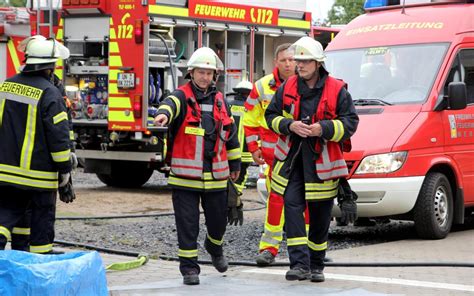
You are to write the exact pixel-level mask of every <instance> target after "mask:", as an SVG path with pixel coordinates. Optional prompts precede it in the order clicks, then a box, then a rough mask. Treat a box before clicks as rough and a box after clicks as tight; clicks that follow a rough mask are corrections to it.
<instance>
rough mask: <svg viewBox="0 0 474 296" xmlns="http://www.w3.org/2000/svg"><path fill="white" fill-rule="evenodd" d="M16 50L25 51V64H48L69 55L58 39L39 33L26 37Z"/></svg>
mask: <svg viewBox="0 0 474 296" xmlns="http://www.w3.org/2000/svg"><path fill="white" fill-rule="evenodd" d="M18 50H19V51H22V52H24V53H25V55H26V62H25V63H26V64H27V65H35V64H50V63H55V62H56V61H57V60H58V59H63V60H64V59H67V58H68V57H69V49H67V48H66V47H65V46H64V45H62V44H61V43H60V42H59V41H57V40H54V39H52V38H48V39H47V38H45V37H43V36H41V35H36V36H32V37H29V38H26V39H25V40H23V41H22V42H21V43H20V44H19V45H18Z"/></svg>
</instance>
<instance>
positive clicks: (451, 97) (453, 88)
mask: <svg viewBox="0 0 474 296" xmlns="http://www.w3.org/2000/svg"><path fill="white" fill-rule="evenodd" d="M446 100H447V103H448V104H447V108H446V109H448V110H462V109H464V108H466V106H467V89H466V84H465V83H464V82H450V83H449V84H448V96H447V97H446Z"/></svg>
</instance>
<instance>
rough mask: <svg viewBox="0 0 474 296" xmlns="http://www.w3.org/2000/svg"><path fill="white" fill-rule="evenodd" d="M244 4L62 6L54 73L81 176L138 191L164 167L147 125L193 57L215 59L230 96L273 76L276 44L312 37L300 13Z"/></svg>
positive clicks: (180, 0)
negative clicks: (243, 84) (62, 51)
mask: <svg viewBox="0 0 474 296" xmlns="http://www.w3.org/2000/svg"><path fill="white" fill-rule="evenodd" d="M35 1H36V0H35ZM45 1H46V0H43V1H42V2H45ZM49 1H50V0H49ZM46 2H48V1H46ZM250 2H251V3H252V4H249V5H243V4H240V3H241V2H240V1H204V0H189V1H185V0H173V1H171V0H163V1H160V0H149V1H147V0H145V1H143V0H117V1H105V0H63V1H62V7H61V9H60V15H61V18H60V21H59V23H58V24H57V25H58V26H57V30H52V31H53V33H55V37H56V38H57V39H59V40H62V41H63V42H64V44H65V45H66V46H67V47H68V48H69V50H70V52H71V56H70V58H69V59H68V60H67V61H65V64H64V65H61V64H59V65H58V67H57V70H58V71H59V72H61V71H63V75H62V76H61V77H62V79H63V80H64V84H65V85H66V91H67V95H68V97H69V98H70V99H71V100H72V102H73V104H72V106H73V109H74V111H73V123H74V133H75V137H76V142H77V147H76V153H77V156H78V157H79V158H81V159H82V160H83V161H82V163H83V165H84V166H85V171H86V172H90V173H95V174H97V176H98V177H99V179H100V180H101V181H103V182H104V183H106V184H108V185H113V186H122V187H136V186H141V185H142V184H144V183H145V182H146V181H147V180H148V179H149V178H150V176H151V174H152V173H153V171H154V170H162V169H163V168H164V157H165V149H166V148H165V147H166V145H165V138H166V131H167V130H166V128H158V127H154V126H153V125H152V118H153V116H154V113H155V112H156V108H157V106H158V104H159V101H160V99H161V98H163V96H165V95H166V94H167V93H169V92H171V91H173V90H174V89H175V88H176V87H177V86H178V85H180V84H182V83H183V82H184V81H185V80H184V76H185V74H186V71H187V68H186V62H187V59H189V57H190V56H191V54H192V53H193V51H194V50H195V49H197V48H199V47H201V46H208V47H211V48H212V49H214V50H215V51H216V52H217V53H218V55H219V56H220V57H221V59H222V61H223V62H224V63H225V71H224V72H223V73H221V75H220V76H219V80H218V83H217V86H218V88H219V89H220V90H221V91H222V92H224V93H229V92H231V91H232V88H233V87H234V86H235V85H236V84H237V83H238V82H240V81H241V80H243V79H249V80H251V81H253V80H255V79H258V78H260V77H261V76H263V75H265V74H268V73H271V71H272V63H273V61H272V59H273V50H274V49H275V48H276V47H277V46H278V45H279V44H281V43H284V42H294V41H296V40H297V38H299V37H301V36H304V35H311V15H310V13H309V12H305V7H303V8H302V9H298V7H295V6H294V3H293V4H289V5H288V6H287V7H292V8H293V9H288V10H286V9H281V8H275V7H266V6H265V1H250ZM299 2H301V3H305V1H295V3H299ZM291 5H293V6H291ZM46 6H47V5H46ZM53 6H54V5H51V4H50V5H49V7H53ZM35 10H38V9H35ZM54 19H55V17H54V14H52V13H47V12H46V11H41V12H39V13H38V14H36V15H35V24H34V25H33V26H32V27H33V30H32V31H34V30H36V31H40V32H42V33H43V30H45V28H43V27H44V26H45V25H44V24H45V23H49V20H54ZM49 27H54V28H56V27H55V26H54V25H53V24H51V25H49Z"/></svg>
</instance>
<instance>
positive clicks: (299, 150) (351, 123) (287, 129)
mask: <svg viewBox="0 0 474 296" xmlns="http://www.w3.org/2000/svg"><path fill="white" fill-rule="evenodd" d="M291 48H292V49H293V50H294V58H295V60H296V65H297V72H298V75H297V76H296V75H295V76H292V77H290V78H288V79H287V80H286V81H285V83H284V84H283V85H282V86H281V87H280V88H279V89H278V90H277V92H276V94H275V97H274V98H273V100H272V102H271V103H270V105H269V106H268V108H267V110H266V113H265V119H266V121H267V124H268V126H269V127H270V128H271V129H272V130H273V131H274V132H276V133H277V134H279V138H278V141H277V144H276V147H275V163H274V166H273V171H272V177H271V194H277V195H280V196H283V197H284V198H283V200H284V209H285V225H286V236H287V244H288V253H289V257H290V270H289V271H288V272H287V273H286V279H287V280H304V279H311V281H313V282H322V281H324V274H323V269H324V258H325V256H326V249H327V239H328V230H329V223H330V221H331V210H332V207H333V204H334V198H335V197H337V196H338V191H339V179H340V178H344V177H346V176H348V169H347V166H346V163H345V161H344V158H343V155H342V152H343V150H342V145H341V144H342V143H343V142H344V141H345V140H346V139H349V138H350V136H351V135H352V134H354V132H355V130H356V128H357V124H358V122H359V119H358V116H357V114H356V112H355V108H354V105H353V103H352V99H351V96H350V94H349V93H348V91H347V89H346V87H345V83H344V82H343V81H340V80H337V79H335V78H333V77H331V76H329V74H328V72H327V71H326V69H325V68H324V67H323V66H322V63H323V62H324V60H325V55H324V52H323V47H322V46H321V44H320V43H319V42H317V41H316V40H314V39H313V38H310V37H302V38H300V39H299V40H298V41H296V42H295V43H294V44H293V45H292V47H291ZM340 203H341V210H342V216H343V217H344V219H348V220H349V221H350V222H353V220H355V218H356V210H357V208H356V204H355V202H354V200H353V199H352V198H351V195H350V194H349V195H348V196H347V197H346V198H344V199H341V201H340ZM306 205H307V207H308V209H309V217H310V219H309V220H310V225H309V233H308V234H306V229H305V224H304V216H303V211H304V209H305V207H306Z"/></svg>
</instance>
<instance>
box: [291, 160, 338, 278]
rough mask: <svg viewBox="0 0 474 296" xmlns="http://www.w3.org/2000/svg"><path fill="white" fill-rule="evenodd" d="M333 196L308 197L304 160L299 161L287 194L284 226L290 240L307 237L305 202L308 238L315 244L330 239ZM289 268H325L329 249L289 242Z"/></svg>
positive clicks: (293, 171)
mask: <svg viewBox="0 0 474 296" xmlns="http://www.w3.org/2000/svg"><path fill="white" fill-rule="evenodd" d="M333 203H334V200H333V199H329V200H324V201H311V202H308V203H307V202H306V199H305V178H304V173H303V166H302V165H301V162H296V167H295V168H294V169H293V170H292V173H291V174H290V178H289V182H288V186H287V187H286V190H285V195H284V208H285V230H286V237H287V240H288V244H290V242H291V239H292V238H303V237H307V234H306V226H305V220H304V211H305V207H306V205H307V206H308V210H309V216H310V221H309V235H308V240H309V241H311V242H313V243H315V244H322V243H324V242H326V241H327V238H328V231H329V224H330V222H331V210H332V206H333ZM288 254H289V257H290V268H291V269H293V268H298V267H299V268H304V269H310V268H311V269H321V270H322V269H323V268H324V257H325V256H326V251H325V250H322V251H314V250H312V249H310V248H308V245H307V244H301V245H295V246H291V245H288Z"/></svg>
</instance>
